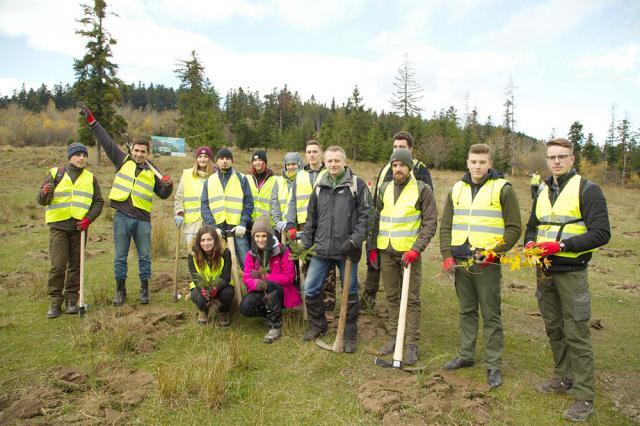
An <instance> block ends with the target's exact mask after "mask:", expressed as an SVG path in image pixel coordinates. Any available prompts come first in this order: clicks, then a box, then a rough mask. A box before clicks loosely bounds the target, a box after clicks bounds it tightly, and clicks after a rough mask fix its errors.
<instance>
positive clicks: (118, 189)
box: [109, 157, 155, 213]
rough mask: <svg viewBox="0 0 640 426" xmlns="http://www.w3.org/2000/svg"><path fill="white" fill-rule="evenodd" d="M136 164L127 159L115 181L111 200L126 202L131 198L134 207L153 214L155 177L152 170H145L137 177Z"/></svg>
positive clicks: (129, 158)
mask: <svg viewBox="0 0 640 426" xmlns="http://www.w3.org/2000/svg"><path fill="white" fill-rule="evenodd" d="M136 167H137V165H136V162H135V161H133V160H132V159H131V157H127V158H125V160H124V163H122V166H121V167H120V170H118V172H117V173H116V177H115V179H113V186H112V187H111V192H110V193H109V199H110V200H113V201H125V200H126V199H127V198H129V196H131V203H132V204H133V207H136V208H138V209H140V210H144V211H146V212H149V213H150V212H151V207H152V206H153V186H154V185H155V176H154V174H153V172H152V171H151V170H143V171H141V172H140V173H138V176H136Z"/></svg>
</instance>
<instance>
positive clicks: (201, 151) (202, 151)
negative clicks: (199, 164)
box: [196, 146, 213, 160]
mask: <svg viewBox="0 0 640 426" xmlns="http://www.w3.org/2000/svg"><path fill="white" fill-rule="evenodd" d="M200 154H207V156H208V157H209V158H210V159H211V160H213V151H212V150H211V148H209V147H208V146H201V147H200V148H198V149H196V158H198V155H200Z"/></svg>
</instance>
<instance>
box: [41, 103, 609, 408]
mask: <svg viewBox="0 0 640 426" xmlns="http://www.w3.org/2000/svg"><path fill="white" fill-rule="evenodd" d="M82 114H83V116H84V117H85V119H86V121H87V123H88V125H89V126H90V127H91V129H92V130H93V132H94V134H95V136H96V138H97V140H98V142H99V143H100V145H101V146H102V147H103V148H104V150H105V152H106V154H107V156H108V157H109V159H110V160H111V161H112V162H113V164H114V166H115V169H116V174H115V178H114V182H113V185H112V188H111V192H110V193H109V200H110V206H111V207H112V208H114V209H115V210H116V213H115V216H114V244H115V256H114V277H115V282H116V291H115V297H114V300H113V304H114V305H116V306H120V305H122V304H124V303H126V300H127V289H126V285H125V282H126V278H127V257H128V252H129V246H130V243H131V240H132V239H133V241H134V243H135V246H136V250H137V252H138V262H139V275H140V299H139V300H140V303H141V304H147V303H149V286H148V280H149V277H150V275H151V257H150V232H151V222H150V212H151V207H152V205H153V195H154V194H156V195H157V196H158V197H160V198H163V199H166V198H168V197H169V196H170V195H171V194H172V192H173V182H172V181H171V179H170V178H169V177H168V176H167V175H162V174H161V173H160V172H158V171H157V169H156V168H155V167H153V166H152V165H151V163H150V162H149V160H148V156H149V151H150V150H149V142H148V141H146V140H142V139H140V140H134V141H133V144H132V146H131V147H130V150H129V153H125V152H123V151H122V150H121V149H120V148H119V147H118V146H117V145H116V144H114V143H113V141H112V140H111V139H110V137H109V136H108V135H107V133H106V132H105V130H104V129H103V128H102V126H101V125H100V124H99V123H98V122H97V121H96V120H95V117H94V116H93V114H92V113H91V111H90V110H89V109H88V108H83V109H82ZM546 151H547V152H546V160H547V165H548V167H549V171H550V176H549V177H548V178H547V179H546V180H545V181H544V183H543V184H542V185H540V186H539V189H538V190H537V191H536V193H535V194H533V205H532V209H531V216H530V217H529V220H528V222H527V224H526V231H525V236H524V241H523V245H524V246H525V248H527V249H530V248H538V249H539V250H538V252H539V253H541V256H542V257H546V258H548V259H549V260H550V266H546V265H545V264H543V265H541V266H540V267H538V268H537V270H536V274H537V289H536V298H537V300H538V304H539V308H540V311H541V314H542V318H543V319H544V324H545V328H546V332H547V336H548V338H549V342H550V346H551V350H552V353H553V359H554V376H553V378H552V379H550V380H548V381H546V382H544V383H542V384H541V385H540V386H539V390H540V391H542V392H545V393H564V392H571V393H573V395H574V396H575V398H576V401H575V403H574V404H573V405H572V406H571V407H569V408H568V409H567V410H565V412H564V413H563V414H564V417H565V418H567V419H570V420H574V421H583V420H586V419H587V418H588V417H589V415H590V414H591V413H592V412H593V399H594V384H593V381H594V362H593V350H592V345H591V341H590V335H589V319H590V292H589V285H588V280H587V267H588V263H589V261H590V259H591V257H592V254H593V252H594V251H595V250H596V249H597V248H598V247H600V246H602V245H604V244H606V243H607V242H608V241H609V239H610V225H609V219H608V212H607V206H606V201H605V198H604V195H603V193H602V190H601V189H600V187H598V186H597V185H596V184H595V183H593V182H591V181H589V180H587V179H584V178H583V177H581V176H580V175H579V174H577V173H576V171H575V169H574V161H575V157H574V155H573V147H572V145H571V143H570V142H569V141H567V140H566V139H554V140H551V141H549V142H548V143H547V147H546ZM305 157H306V160H307V164H306V165H303V163H302V158H301V156H300V155H299V154H298V153H295V152H289V153H287V154H286V155H285V157H284V161H283V164H282V170H281V173H280V171H278V173H275V172H274V171H273V170H271V169H270V168H269V167H268V162H267V155H266V152H265V151H260V150H259V151H256V152H254V154H253V156H252V160H251V168H250V170H249V171H248V172H247V173H242V172H240V171H238V170H236V169H235V168H234V161H233V153H232V152H231V151H230V150H229V149H227V148H222V149H220V150H219V151H218V152H217V153H216V154H215V155H214V153H213V151H212V150H211V149H210V148H208V147H201V148H198V149H197V150H196V158H195V163H194V166H193V167H192V168H189V169H186V170H184V171H183V173H182V178H181V180H180V183H179V185H178V189H177V191H176V194H175V202H174V217H175V224H176V226H177V227H180V228H182V229H183V231H184V238H185V240H186V242H187V246H188V248H189V256H188V266H189V271H190V274H191V282H190V292H191V294H190V298H191V301H192V302H193V303H194V304H195V305H196V306H197V308H198V310H199V315H198V321H199V322H200V323H202V324H205V323H207V322H209V314H210V311H212V310H217V312H218V324H220V325H222V326H226V325H229V323H230V321H231V311H232V304H233V300H234V290H235V286H241V285H244V286H245V287H246V290H247V294H246V295H245V296H244V297H243V298H242V300H241V301H240V309H239V310H240V313H241V314H243V315H245V316H249V317H255V316H259V317H264V318H265V319H266V322H267V326H268V332H267V334H266V335H265V337H264V340H263V341H264V342H265V343H272V342H274V341H275V340H277V339H278V338H279V337H280V336H281V334H282V309H283V308H295V307H297V306H299V305H300V304H301V303H302V302H303V299H304V304H305V307H306V311H307V314H308V328H307V330H306V331H305V333H304V335H303V336H302V338H303V339H304V340H313V339H316V338H318V337H321V336H323V335H324V334H325V333H326V332H327V330H328V323H327V311H328V310H329V311H332V310H333V309H332V308H330V306H331V302H333V301H335V295H334V294H333V293H334V292H335V269H336V268H337V269H338V270H339V272H340V274H341V276H342V282H343V283H344V282H346V281H348V284H346V285H348V286H349V289H348V294H349V295H348V301H347V312H346V327H345V332H344V351H345V352H347V353H353V352H355V351H356V350H357V333H358V326H357V320H358V316H359V312H360V307H361V305H363V306H364V307H365V308H369V309H370V308H373V307H374V305H375V300H376V294H377V291H378V288H379V281H380V279H381V280H382V283H383V285H384V288H385V294H386V301H387V304H386V306H387V310H388V322H389V330H390V332H391V336H390V338H389V340H388V341H387V342H386V343H385V344H384V345H383V346H382V347H381V348H380V349H379V352H380V353H381V354H391V353H393V352H394V349H395V342H396V336H395V331H396V329H397V326H398V320H399V305H400V294H401V289H402V276H403V274H404V273H406V271H407V270H408V269H407V266H409V265H411V269H410V277H409V290H408V291H409V297H408V305H407V310H406V350H404V359H403V362H404V364H408V365H413V364H416V362H417V360H418V358H419V351H418V345H419V342H420V330H421V326H420V318H421V297H420V286H421V284H422V260H421V253H422V252H424V251H425V249H426V248H427V247H428V246H429V244H430V242H431V240H432V238H433V236H434V235H435V233H436V228H437V210H436V203H435V198H434V192H433V183H432V180H431V175H430V173H429V171H428V169H427V167H426V166H425V165H424V163H422V162H420V161H418V160H417V159H415V158H414V157H413V138H412V136H411V135H410V134H409V133H406V132H399V133H397V134H396V135H394V138H393V153H392V155H391V158H390V161H389V163H388V164H387V165H386V166H385V167H384V168H383V169H382V171H381V172H380V174H379V176H378V179H377V181H376V184H375V188H374V190H373V194H371V192H370V190H369V189H368V187H367V185H366V184H365V182H364V181H363V180H362V179H361V178H360V177H358V176H357V175H356V174H355V173H354V171H353V170H351V169H350V168H349V167H347V165H346V162H347V158H346V154H345V151H344V150H343V149H342V148H341V147H339V146H331V147H328V148H327V149H326V150H324V152H323V150H322V148H321V146H320V143H319V142H317V141H315V140H311V141H309V142H307V144H306V147H305ZM68 158H69V163H68V164H67V165H66V166H65V167H60V168H52V169H51V170H49V172H48V173H47V176H46V178H45V181H44V183H43V184H42V185H41V188H40V192H39V194H38V201H39V202H40V204H43V205H46V206H47V209H46V221H47V223H48V224H49V226H50V230H51V233H50V253H51V270H50V273H49V284H48V285H49V295H50V297H51V306H50V308H49V311H48V313H47V316H48V317H49V318H55V317H57V316H59V315H60V314H61V310H62V304H63V302H64V303H66V306H65V310H66V313H76V312H78V269H79V240H80V232H81V231H84V230H86V229H87V228H88V227H89V226H90V224H91V223H92V222H94V221H95V220H96V218H97V217H98V216H99V215H100V213H101V211H102V207H103V204H104V201H103V199H102V197H101V194H100V187H99V185H98V182H97V180H96V178H95V176H93V175H92V174H91V173H90V172H89V171H88V170H86V169H85V167H84V166H85V164H86V161H87V148H86V147H85V146H84V145H82V144H79V143H74V144H71V145H69V147H68ZM492 166H493V163H492V152H491V148H490V146H489V145H486V144H476V145H472V146H471V147H470V148H469V152H468V156H467V168H468V171H467V172H466V173H465V174H464V175H463V176H462V178H461V179H460V180H459V181H457V182H456V183H455V184H454V185H453V187H452V188H451V190H450V191H449V192H448V194H447V197H446V199H445V202H444V208H443V212H442V215H441V218H440V234H439V241H440V252H441V254H442V258H443V262H442V269H443V270H444V271H445V272H446V273H449V274H452V275H453V276H454V281H455V290H456V294H457V297H458V301H459V339H460V340H459V347H458V353H457V355H456V356H455V357H454V358H453V359H451V360H450V361H448V362H447V363H446V364H445V365H444V368H445V369H447V370H455V369H459V368H464V367H471V366H473V365H474V363H475V351H476V340H477V336H478V329H479V317H480V316H482V322H483V337H484V350H485V354H484V362H485V365H486V368H487V382H488V384H489V386H490V387H491V388H496V387H499V386H501V384H502V374H501V367H502V353H503V348H504V342H503V326H502V318H501V297H500V291H501V278H502V272H501V265H500V257H501V255H502V254H505V253H506V252H508V251H509V250H510V249H511V248H512V247H514V246H515V245H516V244H517V242H518V240H519V239H520V237H521V234H522V222H521V217H520V208H519V204H518V199H517V197H516V193H515V190H514V189H513V187H512V186H511V184H510V183H509V181H508V180H506V179H505V177H504V175H503V174H502V173H500V172H499V171H497V170H495V169H493V167H492ZM230 238H233V242H234V244H233V247H234V248H235V253H231V252H230V250H229V248H228V246H231V244H225V242H224V241H225V240H229V239H230ZM287 240H290V241H297V242H298V245H299V247H301V248H302V249H304V250H307V251H310V249H311V248H313V256H312V257H311V259H310V261H309V262H308V264H306V265H305V264H302V262H300V264H297V263H295V262H294V260H293V256H292V253H291V250H290V248H289V247H288V245H287ZM228 243H230V241H228ZM365 243H366V261H367V266H368V267H367V277H366V280H365V283H364V292H363V294H362V298H358V280H357V269H358V268H357V265H358V263H359V261H360V258H361V255H362V251H363V250H362V247H363V245H364V244H365ZM489 247H492V248H493V250H491V251H490V252H489V253H490V254H486V253H488V252H487V251H486V250H485V249H486V248H489ZM494 253H495V254H494ZM235 257H237V263H238V264H239V265H238V266H239V267H240V268H241V270H242V278H241V281H242V283H240V282H235V280H234V279H233V278H232V276H233V274H232V263H233V260H232V259H234V258H235ZM347 262H350V263H351V266H352V267H351V275H350V277H346V278H345V277H344V276H343V275H344V272H345V269H347V268H346V265H347ZM298 277H305V278H304V280H300V279H299V278H298ZM327 301H329V303H327ZM328 306H329V308H328Z"/></svg>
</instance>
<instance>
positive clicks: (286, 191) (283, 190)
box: [277, 176, 291, 219]
mask: <svg viewBox="0 0 640 426" xmlns="http://www.w3.org/2000/svg"><path fill="white" fill-rule="evenodd" d="M277 183H278V194H277V195H278V205H279V206H280V214H281V215H282V218H283V219H284V218H286V217H287V212H288V211H289V201H290V200H291V184H290V181H289V179H287V178H286V177H284V176H278V180H277Z"/></svg>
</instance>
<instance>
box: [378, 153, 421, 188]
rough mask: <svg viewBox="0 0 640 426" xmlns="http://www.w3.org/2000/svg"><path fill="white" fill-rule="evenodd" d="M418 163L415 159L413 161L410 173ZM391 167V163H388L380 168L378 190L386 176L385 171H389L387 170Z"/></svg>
mask: <svg viewBox="0 0 640 426" xmlns="http://www.w3.org/2000/svg"><path fill="white" fill-rule="evenodd" d="M418 163H419V161H418V160H417V159H415V158H414V159H413V169H411V170H410V171H411V172H413V170H415V168H416V166H417V165H418ZM390 167H391V162H388V163H387V164H385V166H384V167H383V168H382V171H381V172H380V176H378V185H377V187H378V189H379V188H380V187H381V186H382V184H383V183H384V177H385V176H386V175H387V171H388V170H389V168H390Z"/></svg>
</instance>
